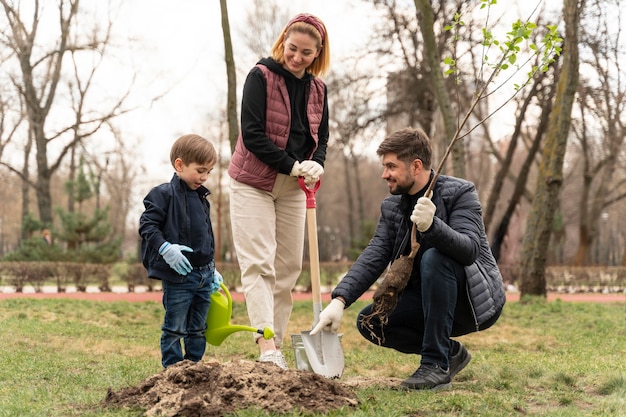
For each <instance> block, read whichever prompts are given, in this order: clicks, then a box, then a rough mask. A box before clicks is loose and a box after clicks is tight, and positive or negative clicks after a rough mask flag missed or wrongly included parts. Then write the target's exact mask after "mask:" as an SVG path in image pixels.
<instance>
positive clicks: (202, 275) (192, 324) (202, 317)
mask: <svg viewBox="0 0 626 417" xmlns="http://www.w3.org/2000/svg"><path fill="white" fill-rule="evenodd" d="M214 271H215V268H214V267H213V264H211V265H210V267H208V268H206V269H202V270H198V269H194V270H193V271H191V272H190V273H189V274H187V276H186V280H185V282H181V283H173V282H169V281H166V280H163V307H165V318H164V319H163V326H162V327H161V330H162V333H161V363H162V364H163V367H165V368H167V367H168V366H170V365H173V364H175V363H177V362H180V361H182V360H183V359H189V360H191V361H194V362H198V361H200V359H202V356H203V355H204V351H205V349H206V339H205V336H204V333H205V332H206V328H207V327H206V318H207V314H208V312H209V307H210V305H211V283H212V282H213V274H214ZM181 339H183V341H184V346H185V354H184V356H183V351H182V346H181V343H180V340H181Z"/></svg>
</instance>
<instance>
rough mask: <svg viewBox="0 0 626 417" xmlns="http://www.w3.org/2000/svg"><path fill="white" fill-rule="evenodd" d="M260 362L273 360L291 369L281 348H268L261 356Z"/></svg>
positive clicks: (276, 363) (281, 366)
mask: <svg viewBox="0 0 626 417" xmlns="http://www.w3.org/2000/svg"><path fill="white" fill-rule="evenodd" d="M259 362H271V363H273V364H274V365H276V366H279V367H280V368H282V369H289V368H288V367H287V361H285V357H284V356H283V354H282V352H281V351H280V350H268V351H267V352H265V353H263V354H262V355H261V356H260V357H259Z"/></svg>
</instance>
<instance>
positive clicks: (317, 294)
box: [306, 208, 322, 326]
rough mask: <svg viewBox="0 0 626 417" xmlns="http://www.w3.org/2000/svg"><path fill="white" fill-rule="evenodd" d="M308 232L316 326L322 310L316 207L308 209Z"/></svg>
mask: <svg viewBox="0 0 626 417" xmlns="http://www.w3.org/2000/svg"><path fill="white" fill-rule="evenodd" d="M306 223H307V234H308V236H309V262H310V264H311V292H312V295H313V318H314V323H313V325H314V326H315V325H316V324H317V322H318V321H319V317H320V313H321V312H322V292H321V288H320V286H321V277H320V262H319V248H318V243H317V214H316V213H315V209H314V208H307V209H306Z"/></svg>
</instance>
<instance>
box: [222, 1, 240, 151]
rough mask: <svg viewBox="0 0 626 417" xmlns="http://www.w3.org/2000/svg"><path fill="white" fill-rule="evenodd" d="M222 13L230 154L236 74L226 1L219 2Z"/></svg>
mask: <svg viewBox="0 0 626 417" xmlns="http://www.w3.org/2000/svg"><path fill="white" fill-rule="evenodd" d="M220 10H221V12H222V33H223V34H224V60H225V61H226V77H227V79H228V93H227V104H226V119H227V120H228V141H229V143H230V152H231V154H232V153H233V152H235V145H236V144H237V137H238V136H239V123H238V118H237V74H236V70H235V58H234V56H233V44H232V41H231V37H230V23H229V22H228V7H227V6H226V0H220Z"/></svg>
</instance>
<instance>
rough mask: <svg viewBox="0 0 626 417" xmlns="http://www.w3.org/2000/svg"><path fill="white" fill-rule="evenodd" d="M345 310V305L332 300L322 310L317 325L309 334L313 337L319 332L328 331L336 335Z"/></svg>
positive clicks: (337, 300) (335, 299) (338, 300)
mask: <svg viewBox="0 0 626 417" xmlns="http://www.w3.org/2000/svg"><path fill="white" fill-rule="evenodd" d="M345 308H346V304H345V303H344V302H343V301H341V300H340V299H339V298H333V299H332V301H331V302H330V304H328V306H327V307H326V308H325V309H324V310H322V312H321V313H320V318H319V321H318V322H317V325H315V327H314V328H313V330H311V332H310V333H309V334H310V335H311V336H313V335H315V334H317V333H319V332H320V330H329V331H331V332H332V333H337V330H339V324H340V323H341V318H342V317H343V310H344V309H345Z"/></svg>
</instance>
